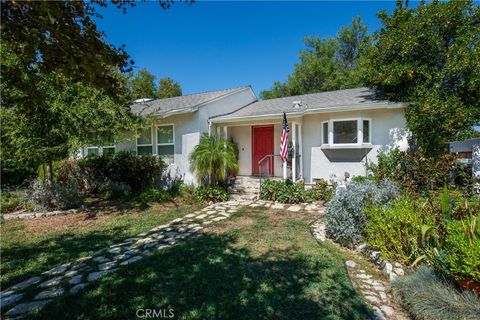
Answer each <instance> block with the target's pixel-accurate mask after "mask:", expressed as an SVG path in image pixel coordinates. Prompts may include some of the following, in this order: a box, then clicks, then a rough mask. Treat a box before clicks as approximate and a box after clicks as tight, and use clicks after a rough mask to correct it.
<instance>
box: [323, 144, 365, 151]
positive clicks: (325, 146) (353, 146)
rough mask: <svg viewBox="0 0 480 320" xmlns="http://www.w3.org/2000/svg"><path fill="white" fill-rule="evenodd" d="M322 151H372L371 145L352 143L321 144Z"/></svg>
mask: <svg viewBox="0 0 480 320" xmlns="http://www.w3.org/2000/svg"><path fill="white" fill-rule="evenodd" d="M320 148H321V149H323V150H349V149H372V148H373V145H372V144H371V143H352V144H322V145H321V146H320Z"/></svg>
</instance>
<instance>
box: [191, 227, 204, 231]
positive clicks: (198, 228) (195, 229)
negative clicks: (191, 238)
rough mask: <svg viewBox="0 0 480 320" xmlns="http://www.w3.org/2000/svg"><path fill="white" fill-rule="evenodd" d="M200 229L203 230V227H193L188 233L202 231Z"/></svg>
mask: <svg viewBox="0 0 480 320" xmlns="http://www.w3.org/2000/svg"><path fill="white" fill-rule="evenodd" d="M202 229H203V227H201V226H197V227H195V228H192V230H190V232H197V231H200V230H202Z"/></svg>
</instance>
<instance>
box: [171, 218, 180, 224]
mask: <svg viewBox="0 0 480 320" xmlns="http://www.w3.org/2000/svg"><path fill="white" fill-rule="evenodd" d="M182 220H183V219H182V218H177V219H175V220H172V221H171V222H170V223H178V222H180V221H182Z"/></svg>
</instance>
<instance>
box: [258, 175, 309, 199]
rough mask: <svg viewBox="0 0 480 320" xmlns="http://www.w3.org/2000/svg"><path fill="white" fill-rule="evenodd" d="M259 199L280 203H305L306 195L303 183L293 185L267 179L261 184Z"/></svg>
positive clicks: (287, 182) (289, 182) (283, 181)
mask: <svg viewBox="0 0 480 320" xmlns="http://www.w3.org/2000/svg"><path fill="white" fill-rule="evenodd" d="M260 197H261V198H262V199H263V200H270V201H277V202H281V203H299V202H305V201H307V193H306V192H305V187H304V185H303V183H301V182H297V183H293V182H292V181H291V180H288V179H287V180H271V179H267V180H265V182H264V183H263V184H262V192H261V193H260Z"/></svg>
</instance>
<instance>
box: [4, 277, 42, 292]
mask: <svg viewBox="0 0 480 320" xmlns="http://www.w3.org/2000/svg"><path fill="white" fill-rule="evenodd" d="M41 280H42V278H41V277H31V278H30V279H27V280H25V281H22V282H20V283H17V284H16V285H13V286H12V287H11V289H25V288H27V287H30V286H31V285H32V284H36V283H39V282H40V281H41Z"/></svg>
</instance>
